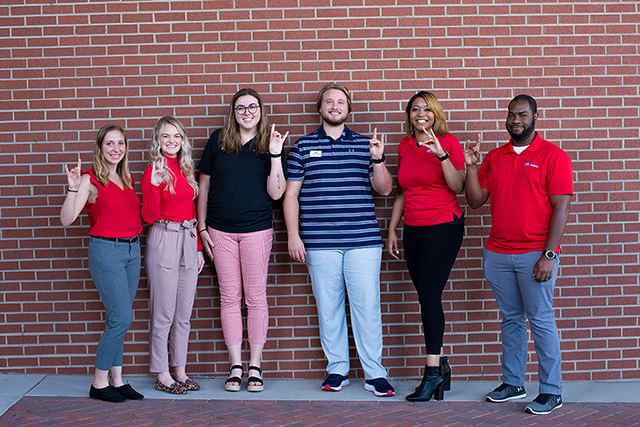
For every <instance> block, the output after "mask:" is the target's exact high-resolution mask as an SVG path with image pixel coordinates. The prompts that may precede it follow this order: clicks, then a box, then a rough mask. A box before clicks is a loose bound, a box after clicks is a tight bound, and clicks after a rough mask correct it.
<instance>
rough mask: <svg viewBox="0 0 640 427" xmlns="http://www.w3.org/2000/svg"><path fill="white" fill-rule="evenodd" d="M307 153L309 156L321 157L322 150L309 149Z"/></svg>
mask: <svg viewBox="0 0 640 427" xmlns="http://www.w3.org/2000/svg"><path fill="white" fill-rule="evenodd" d="M309 155H310V156H311V157H322V151H321V150H311V152H310V153H309Z"/></svg>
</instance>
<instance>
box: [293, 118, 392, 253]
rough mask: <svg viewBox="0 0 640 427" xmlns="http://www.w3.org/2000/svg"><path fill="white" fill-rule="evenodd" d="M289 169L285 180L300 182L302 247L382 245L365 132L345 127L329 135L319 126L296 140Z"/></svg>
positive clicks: (367, 140)
mask: <svg viewBox="0 0 640 427" xmlns="http://www.w3.org/2000/svg"><path fill="white" fill-rule="evenodd" d="M287 174H288V176H287V180H289V181H303V183H302V188H301V189H300V194H299V198H298V201H299V204H300V238H301V239H302V242H303V243H304V245H305V249H307V250H314V249H316V250H323V249H341V250H342V249H355V248H365V247H375V246H382V238H381V236H380V227H379V226H378V221H377V220H376V216H375V205H374V203H373V195H372V194H371V184H370V182H369V178H370V177H371V176H372V175H373V164H372V163H371V154H370V153H369V137H367V136H364V135H360V134H358V133H355V132H352V131H351V130H350V129H349V128H347V127H346V126H345V128H344V131H343V132H342V135H341V136H340V138H339V139H338V140H333V139H332V138H331V137H329V136H327V134H326V133H325V131H324V129H323V128H322V126H321V127H320V128H319V129H318V130H316V131H315V132H313V133H311V134H309V135H307V136H304V137H302V138H300V139H299V140H298V141H296V143H295V145H294V146H293V148H292V149H291V151H290V152H289V156H288V158H287Z"/></svg>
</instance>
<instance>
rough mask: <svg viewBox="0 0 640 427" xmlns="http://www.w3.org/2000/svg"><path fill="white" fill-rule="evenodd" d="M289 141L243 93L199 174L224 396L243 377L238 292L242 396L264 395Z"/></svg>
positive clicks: (253, 97)
mask: <svg viewBox="0 0 640 427" xmlns="http://www.w3.org/2000/svg"><path fill="white" fill-rule="evenodd" d="M288 134H289V132H287V133H285V134H284V135H281V134H280V133H279V132H278V131H276V129H275V125H273V126H271V129H269V124H268V121H267V116H266V114H265V111H264V107H263V104H262V100H261V99H260V95H258V93H257V92H256V91H254V90H253V89H241V90H240V91H239V92H237V93H236V94H235V95H234V96H233V98H232V99H231V105H230V106H229V113H228V114H227V118H226V121H225V124H224V127H223V128H222V129H219V130H216V131H215V132H213V134H212V135H211V137H210V138H209V142H207V146H206V148H205V150H204V154H203V156H202V160H201V161H200V165H199V166H198V170H199V171H200V181H199V183H200V193H199V195H198V202H197V204H198V209H197V211H198V233H199V235H200V238H201V239H202V244H203V246H204V249H205V250H206V251H207V254H209V256H210V257H211V259H212V260H213V262H214V265H215V267H216V273H217V275H218V285H219V287H220V318H221V323H222V332H223V334H224V340H225V344H226V345H227V349H228V350H229V360H230V362H231V369H230V370H229V378H228V379H227V380H226V382H225V389H226V390H227V391H240V387H241V386H242V377H243V374H244V372H243V365H242V354H241V350H242V336H243V331H242V314H241V307H242V294H243V291H244V298H245V304H246V306H247V335H248V338H249V348H250V360H249V367H248V368H249V369H248V375H249V378H248V382H247V390H249V391H262V390H263V380H262V370H261V369H260V361H261V358H262V349H263V347H264V344H265V343H266V341H267V328H268V325H269V313H268V308H267V269H268V267H269V257H270V255H271V245H272V242H273V225H272V201H273V200H278V199H279V198H280V197H282V194H283V193H284V190H285V186H286V179H285V171H284V158H283V154H284V151H283V144H284V141H285V139H286V137H287V135H288Z"/></svg>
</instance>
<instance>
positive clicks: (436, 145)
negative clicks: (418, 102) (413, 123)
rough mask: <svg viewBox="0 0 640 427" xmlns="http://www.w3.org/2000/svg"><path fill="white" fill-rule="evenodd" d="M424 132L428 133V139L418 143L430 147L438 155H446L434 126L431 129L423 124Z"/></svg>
mask: <svg viewBox="0 0 640 427" xmlns="http://www.w3.org/2000/svg"><path fill="white" fill-rule="evenodd" d="M422 132H424V133H425V134H426V135H427V139H425V140H424V141H420V142H419V143H418V144H420V145H422V146H424V147H427V148H429V149H430V150H431V152H432V153H433V154H435V155H436V157H442V156H444V155H445V151H444V150H443V149H442V145H440V141H439V140H438V137H436V134H435V132H434V131H433V128H430V129H429V130H425V128H424V126H423V127H422Z"/></svg>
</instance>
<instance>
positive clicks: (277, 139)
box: [269, 123, 289, 156]
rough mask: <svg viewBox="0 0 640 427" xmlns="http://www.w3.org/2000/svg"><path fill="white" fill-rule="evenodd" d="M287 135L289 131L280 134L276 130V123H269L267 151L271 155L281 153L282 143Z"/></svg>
mask: <svg viewBox="0 0 640 427" xmlns="http://www.w3.org/2000/svg"><path fill="white" fill-rule="evenodd" d="M287 136H289V131H287V133H285V134H284V136H283V135H281V134H280V132H278V131H277V130H276V124H275V123H274V124H272V125H271V139H269V153H271V154H273V155H276V156H277V155H278V154H280V153H282V146H283V145H284V141H285V140H286V139H287Z"/></svg>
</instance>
